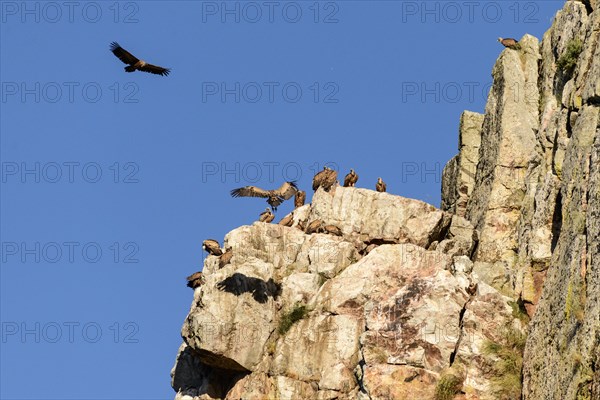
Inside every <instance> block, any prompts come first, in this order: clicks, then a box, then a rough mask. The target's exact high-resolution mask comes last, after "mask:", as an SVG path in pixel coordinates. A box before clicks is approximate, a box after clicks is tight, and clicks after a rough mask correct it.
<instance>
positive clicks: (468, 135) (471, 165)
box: [442, 111, 484, 217]
mask: <svg viewBox="0 0 600 400" xmlns="http://www.w3.org/2000/svg"><path fill="white" fill-rule="evenodd" d="M483 120H484V116H483V115H482V114H478V113H474V112H471V111H465V112H463V114H462V115H461V117H460V126H459V129H458V151H459V152H458V154H457V155H456V156H455V157H454V158H453V159H452V160H450V161H449V162H448V164H446V167H445V168H444V172H443V175H442V210H445V211H449V212H451V213H454V214H456V215H458V216H461V217H464V216H465V213H466V210H467V202H468V200H469V198H470V197H471V193H472V192H473V187H474V185H475V174H476V172H477V164H478V163H479V146H480V145H481V128H482V125H483Z"/></svg>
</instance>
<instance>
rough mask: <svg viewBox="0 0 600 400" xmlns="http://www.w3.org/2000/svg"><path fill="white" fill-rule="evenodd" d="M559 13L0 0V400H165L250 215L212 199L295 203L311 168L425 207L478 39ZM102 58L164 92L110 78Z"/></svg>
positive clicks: (476, 76)
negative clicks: (224, 245) (219, 248)
mask: <svg viewBox="0 0 600 400" xmlns="http://www.w3.org/2000/svg"><path fill="white" fill-rule="evenodd" d="M562 5H563V1H539V2H527V1H519V2H517V1H502V2H488V1H484V2H478V1H469V2H453V1H442V2H435V1H427V2H421V1H417V2H412V1H403V2H400V1H338V2H314V1H296V2H279V1H273V2H234V1H229V2H225V3H224V2H221V1H219V2H210V1H205V2H202V1H169V2H167V1H122V2H115V1H106V2H105V1H97V2H79V1H74V2H70V3H69V2H62V1H60V2H34V1H30V2H22V1H1V2H0V18H1V28H0V35H1V37H0V40H1V44H0V49H1V50H0V57H1V61H0V74H1V76H0V81H1V85H2V86H1V88H0V89H1V91H0V96H1V99H0V100H1V102H0V106H1V117H0V129H1V141H0V144H1V152H0V155H1V172H2V176H1V177H2V181H1V182H2V186H1V188H2V192H1V198H0V199H1V220H2V225H1V231H0V233H1V246H2V247H1V248H0V257H1V261H2V267H1V270H0V273H1V275H0V278H1V281H0V290H1V306H0V311H1V315H0V319H1V322H2V337H1V341H0V345H1V352H0V354H1V356H0V361H1V365H0V368H1V380H0V387H1V389H0V397H1V398H2V399H36V400H38V399H39V400H41V399H61V400H62V399H125V398H126V399H145V400H147V399H169V398H172V397H173V395H174V392H173V390H172V389H171V387H170V377H169V372H170V370H171V367H172V366H173V363H174V361H175V356H176V352H177V348H178V346H179V345H180V343H181V337H180V329H181V325H182V323H183V320H184V318H185V316H186V314H187V312H188V310H189V307H190V304H191V301H192V291H191V290H190V289H188V288H187V287H186V286H185V277H186V276H187V275H189V274H190V273H192V272H195V271H197V270H199V269H201V266H202V262H203V258H204V254H203V252H202V249H201V244H202V241H203V240H204V239H206V238H215V239H218V240H219V241H222V239H223V237H224V235H225V234H226V233H227V232H228V231H230V230H231V229H234V228H236V227H238V226H241V225H245V224H251V223H252V222H253V221H255V220H256V218H257V216H258V214H259V213H260V212H262V211H263V210H264V208H265V206H266V203H265V201H264V200H262V199H233V198H231V197H230V196H229V191H230V190H231V189H234V188H236V187H240V186H245V185H249V184H254V185H258V186H262V187H265V188H273V187H278V186H279V185H280V184H281V183H282V182H283V181H284V180H297V181H298V184H299V186H300V187H301V188H304V189H307V190H308V200H310V197H311V195H312V191H310V184H311V179H312V176H313V175H314V173H315V171H317V170H320V169H321V168H322V167H323V165H324V164H325V163H330V165H332V166H334V167H335V168H337V169H339V171H340V175H341V176H342V177H343V175H344V174H345V173H346V172H347V171H348V170H349V168H354V169H355V170H356V171H357V173H358V174H359V176H360V178H359V181H358V183H357V186H358V187H367V188H374V185H375V182H376V180H377V177H379V176H381V177H382V178H383V179H384V180H385V181H386V182H387V185H388V191H389V192H391V193H393V194H398V195H401V196H406V197H412V198H417V199H420V200H423V201H426V202H429V203H431V204H434V205H436V206H439V203H440V175H441V171H442V168H443V166H444V164H445V163H446V162H447V161H448V160H449V159H450V158H451V157H452V156H454V155H455V153H456V152H457V143H458V135H457V131H458V122H459V117H460V114H461V112H462V111H463V110H465V109H468V110H473V111H478V112H483V109H484V106H485V98H486V88H488V87H489V84H490V83H491V68H492V66H493V64H494V62H495V60H496V58H497V57H498V55H499V54H500V53H501V51H502V50H503V48H502V46H501V45H500V44H499V43H498V42H497V41H496V39H497V38H498V37H499V36H503V37H515V38H520V37H521V36H522V35H523V34H525V33H530V34H532V35H534V36H537V37H538V38H540V39H541V36H542V35H543V33H544V32H545V31H546V30H547V29H548V28H549V27H550V25H551V22H552V17H553V16H554V14H555V13H556V11H557V10H558V9H560V8H561V7H562ZM112 41H118V42H119V43H120V44H121V45H122V46H123V47H124V48H125V49H127V50H129V51H130V52H132V53H133V54H134V55H136V56H138V57H140V58H143V59H145V60H146V61H148V62H151V63H154V64H158V65H161V66H165V67H170V68H172V73H171V75H170V76H168V77H162V76H156V75H150V74H146V73H143V72H135V73H131V74H127V73H125V72H124V70H123V67H124V65H123V64H122V63H121V62H120V61H119V60H118V59H117V58H115V57H114V56H113V55H112V54H111V53H110V51H109V44H110V42H112ZM290 203H291V202H290ZM291 206H292V204H284V205H283V206H281V207H280V210H279V212H278V214H277V216H276V218H277V219H276V221H278V220H279V219H280V218H281V217H283V216H284V215H285V214H286V213H287V212H288V211H290V209H291Z"/></svg>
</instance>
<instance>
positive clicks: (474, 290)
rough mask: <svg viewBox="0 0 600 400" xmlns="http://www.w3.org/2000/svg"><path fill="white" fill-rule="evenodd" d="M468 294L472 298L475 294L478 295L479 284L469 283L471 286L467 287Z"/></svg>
mask: <svg viewBox="0 0 600 400" xmlns="http://www.w3.org/2000/svg"><path fill="white" fill-rule="evenodd" d="M467 293H468V294H469V295H470V296H473V295H474V294H475V293H477V283H473V282H471V283H469V286H468V287H467Z"/></svg>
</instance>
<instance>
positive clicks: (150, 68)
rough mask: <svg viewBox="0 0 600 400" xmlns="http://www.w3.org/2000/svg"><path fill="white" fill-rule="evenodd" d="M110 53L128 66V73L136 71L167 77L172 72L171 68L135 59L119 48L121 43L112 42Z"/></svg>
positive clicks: (126, 69)
mask: <svg viewBox="0 0 600 400" xmlns="http://www.w3.org/2000/svg"><path fill="white" fill-rule="evenodd" d="M110 51H112V52H113V54H114V55H115V56H117V58H118V59H119V60H121V61H123V62H124V63H125V64H128V65H127V66H126V67H125V71H126V72H133V71H135V70H138V71H144V72H149V73H151V74H155V75H162V76H167V75H169V72H171V70H170V69H169V68H163V67H159V66H157V65H152V64H148V63H147V62H146V61H144V60H140V59H139V58H137V57H135V56H134V55H133V54H131V53H130V52H128V51H127V50H125V49H124V48H122V47H121V46H119V43H117V42H112V43H111V44H110Z"/></svg>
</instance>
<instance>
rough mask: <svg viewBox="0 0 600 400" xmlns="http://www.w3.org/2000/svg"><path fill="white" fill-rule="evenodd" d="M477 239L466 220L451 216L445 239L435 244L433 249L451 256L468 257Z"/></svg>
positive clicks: (471, 226)
mask: <svg viewBox="0 0 600 400" xmlns="http://www.w3.org/2000/svg"><path fill="white" fill-rule="evenodd" d="M477 237H478V236H477V231H476V230H475V229H474V228H473V225H471V223H470V222H469V221H468V220H466V219H465V218H463V217H459V216H458V215H453V216H452V220H451V222H450V227H449V228H448V232H447V234H446V237H445V238H444V240H442V241H441V242H440V243H438V244H437V246H436V247H435V249H436V250H440V251H442V252H444V253H446V254H449V255H451V256H469V257H470V256H471V253H472V252H473V249H474V248H475V246H476V245H477V242H478V239H477Z"/></svg>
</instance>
